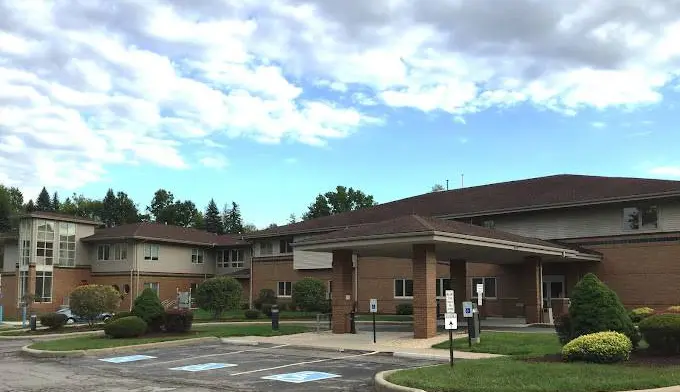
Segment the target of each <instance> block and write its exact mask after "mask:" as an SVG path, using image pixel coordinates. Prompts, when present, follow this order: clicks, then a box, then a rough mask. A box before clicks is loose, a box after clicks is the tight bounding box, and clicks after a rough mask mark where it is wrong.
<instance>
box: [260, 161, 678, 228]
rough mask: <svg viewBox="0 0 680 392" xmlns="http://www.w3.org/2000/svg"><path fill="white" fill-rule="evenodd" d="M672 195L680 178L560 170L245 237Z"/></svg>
mask: <svg viewBox="0 0 680 392" xmlns="http://www.w3.org/2000/svg"><path fill="white" fill-rule="evenodd" d="M671 196H675V197H680V181H669V180H656V179H643V178H622V177H600V176H584V175H569V174H564V175H554V176H547V177H538V178H530V179H526V180H518V181H509V182H502V183H497V184H489V185H480V186H474V187H468V188H461V189H453V190H449V191H441V192H431V193H426V194H422V195H419V196H413V197H409V198H406V199H401V200H396V201H392V202H389V203H384V204H379V205H377V206H375V207H370V208H365V209H361V210H357V211H351V212H345V213H341V214H336V215H331V216H325V217H321V218H316V219H311V220H308V221H302V222H298V223H293V224H289V225H285V226H279V227H275V228H271V229H265V230H261V231H258V232H255V233H252V234H250V235H248V236H247V238H262V237H269V236H278V235H290V234H298V233H306V232H323V231H331V230H336V229H339V228H344V227H348V226H356V225H361V224H366V223H374V222H380V221H384V220H388V219H391V218H394V217H395V216H403V215H407V214H418V215H421V216H436V217H449V218H456V217H471V216H484V215H493V214H502V213H510V212H519V211H530V210H538V209H552V208H564V207H574V206H579V205H587V204H593V203H606V202H616V201H625V200H634V199H644V198H652V197H671Z"/></svg>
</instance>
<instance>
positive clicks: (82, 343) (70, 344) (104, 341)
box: [30, 325, 309, 351]
mask: <svg viewBox="0 0 680 392" xmlns="http://www.w3.org/2000/svg"><path fill="white" fill-rule="evenodd" d="M307 331H309V327H306V326H302V325H280V326H279V330H278V331H272V329H271V326H270V325H210V326H200V325H197V326H194V328H192V331H191V332H190V333H187V334H182V335H169V334H168V335H165V336H164V335H154V336H150V337H141V338H130V339H111V338H108V337H106V336H79V337H76V338H64V339H56V340H50V341H45V342H37V343H34V344H32V345H31V346H30V348H34V349H37V350H54V351H67V350H90V349H97V348H109V347H121V346H131V345H137V344H145V343H155V342H162V341H168V340H180V339H191V338H200V337H207V336H216V337H230V336H279V335H291V334H296V333H302V332H307Z"/></svg>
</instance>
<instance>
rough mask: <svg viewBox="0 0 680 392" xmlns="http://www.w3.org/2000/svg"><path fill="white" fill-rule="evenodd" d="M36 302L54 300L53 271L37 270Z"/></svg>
mask: <svg viewBox="0 0 680 392" xmlns="http://www.w3.org/2000/svg"><path fill="white" fill-rule="evenodd" d="M35 302H52V271H36V272H35Z"/></svg>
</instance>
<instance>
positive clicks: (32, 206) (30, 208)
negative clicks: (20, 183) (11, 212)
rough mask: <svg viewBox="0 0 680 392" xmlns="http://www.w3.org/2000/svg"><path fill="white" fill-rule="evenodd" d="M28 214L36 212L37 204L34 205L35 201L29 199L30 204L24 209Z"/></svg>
mask: <svg viewBox="0 0 680 392" xmlns="http://www.w3.org/2000/svg"><path fill="white" fill-rule="evenodd" d="M24 209H25V210H26V212H33V211H35V204H33V199H29V200H28V203H26V206H25V207H24Z"/></svg>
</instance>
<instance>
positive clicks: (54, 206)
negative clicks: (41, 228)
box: [52, 192, 61, 211]
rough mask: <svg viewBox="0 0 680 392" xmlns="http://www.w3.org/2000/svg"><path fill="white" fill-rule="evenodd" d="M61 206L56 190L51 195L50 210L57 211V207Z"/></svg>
mask: <svg viewBox="0 0 680 392" xmlns="http://www.w3.org/2000/svg"><path fill="white" fill-rule="evenodd" d="M60 207H61V203H60V202H59V194H58V193H57V192H54V194H53V195H52V211H59V208H60Z"/></svg>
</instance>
